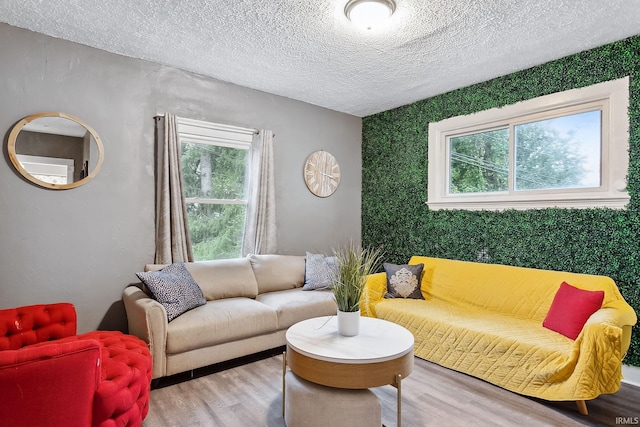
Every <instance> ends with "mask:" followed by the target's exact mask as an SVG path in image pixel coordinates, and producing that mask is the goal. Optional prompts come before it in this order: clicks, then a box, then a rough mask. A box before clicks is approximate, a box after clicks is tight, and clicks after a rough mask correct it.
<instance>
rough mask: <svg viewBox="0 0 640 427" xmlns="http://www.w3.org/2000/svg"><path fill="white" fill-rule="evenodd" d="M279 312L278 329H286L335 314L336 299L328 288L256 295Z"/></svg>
mask: <svg viewBox="0 0 640 427" xmlns="http://www.w3.org/2000/svg"><path fill="white" fill-rule="evenodd" d="M256 301H260V302H261V303H263V304H265V305H266V306H268V307H270V308H272V309H274V310H275V311H276V312H277V313H278V329H286V328H288V327H289V326H291V325H293V324H294V323H297V322H299V321H301V320H305V319H309V318H312V317H319V316H330V315H335V314H336V312H337V307H336V301H335V298H334V297H333V293H332V292H331V291H328V290H318V291H316V292H305V291H303V290H302V289H301V288H296V289H287V290H284V291H276V292H266V293H264V294H260V295H258V296H257V297H256Z"/></svg>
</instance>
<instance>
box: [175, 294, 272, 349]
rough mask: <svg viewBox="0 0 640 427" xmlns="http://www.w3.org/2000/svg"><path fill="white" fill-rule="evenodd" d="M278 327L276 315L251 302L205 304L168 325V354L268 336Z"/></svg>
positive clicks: (210, 302)
mask: <svg viewBox="0 0 640 427" xmlns="http://www.w3.org/2000/svg"><path fill="white" fill-rule="evenodd" d="M277 324H278V319H277V314H276V311H275V310H274V309H273V308H270V307H267V306H266V305H264V304H261V303H259V302H257V301H255V300H253V299H250V298H226V299H219V300H215V301H208V302H207V303H206V304H205V305H203V306H200V307H198V308H196V309H194V310H191V311H188V312H186V313H185V314H183V315H182V316H180V317H178V318H177V319H176V320H174V321H173V322H171V323H169V325H168V327H167V354H176V353H182V352H185V351H189V350H194V349H198V348H203V347H209V346H212V345H215V344H220V343H226V342H230V341H235V340H239V339H243V338H249V337H253V336H256V335H261V334H265V333H270V332H273V331H276V330H277ZM211 351H215V349H211Z"/></svg>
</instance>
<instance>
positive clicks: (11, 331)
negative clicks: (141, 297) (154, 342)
mask: <svg viewBox="0 0 640 427" xmlns="http://www.w3.org/2000/svg"><path fill="white" fill-rule="evenodd" d="M151 366H152V365H151V355H150V353H149V349H148V347H147V345H146V343H144V342H143V341H142V340H140V339H138V338H136V337H134V336H131V335H125V334H122V333H121V332H114V331H96V332H89V333H86V334H82V335H76V312H75V309H74V307H73V305H72V304H69V303H57V304H47V305H44V304H43V305H32V306H26V307H19V308H13V309H8V310H0V427H4V426H11V427H20V426H25V427H26V426H29V427H34V426H65V427H68V426H83V427H86V426H94V427H112V426H113V427H115V426H140V425H141V424H142V420H143V419H144V418H145V417H146V415H147V413H148V411H149V391H150V384H151Z"/></svg>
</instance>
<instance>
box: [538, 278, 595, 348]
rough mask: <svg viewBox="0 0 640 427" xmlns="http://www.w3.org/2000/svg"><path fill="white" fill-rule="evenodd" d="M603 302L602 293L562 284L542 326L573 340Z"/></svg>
mask: <svg viewBox="0 0 640 427" xmlns="http://www.w3.org/2000/svg"><path fill="white" fill-rule="evenodd" d="M603 300H604V291H586V290H584V289H578V288H576V287H574V286H571V285H570V284H568V283H567V282H562V284H561V285H560V288H559V289H558V292H556V296H555V297H554V298H553V302H552V303H551V307H550V308H549V312H548V313H547V317H545V319H544V321H543V322H542V326H544V327H545V328H547V329H551V330H552V331H555V332H558V333H560V334H562V335H564V336H565V337H567V338H571V339H572V340H575V339H576V338H578V335H580V331H582V327H583V326H584V324H585V323H586V322H587V320H588V319H589V317H590V316H591V315H592V314H593V313H595V312H596V311H598V310H599V309H600V307H602V301H603Z"/></svg>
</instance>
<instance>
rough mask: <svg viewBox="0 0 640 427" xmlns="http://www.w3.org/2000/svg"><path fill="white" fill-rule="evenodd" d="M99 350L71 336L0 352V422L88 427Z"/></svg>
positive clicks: (23, 424)
mask: <svg viewBox="0 0 640 427" xmlns="http://www.w3.org/2000/svg"><path fill="white" fill-rule="evenodd" d="M100 347H101V346H100V343H98V342H97V341H96V340H75V337H74V339H73V340H71V341H69V340H67V339H62V340H54V341H50V342H44V343H40V344H34V345H29V346H26V347H23V348H21V349H19V350H4V351H0V402H2V415H0V424H2V425H7V426H45V425H61V426H69V427H76V426H77V427H85V426H89V425H91V415H92V407H93V400H94V395H95V392H96V389H97V387H98V383H99V381H100Z"/></svg>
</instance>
